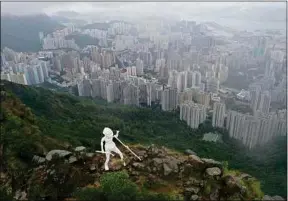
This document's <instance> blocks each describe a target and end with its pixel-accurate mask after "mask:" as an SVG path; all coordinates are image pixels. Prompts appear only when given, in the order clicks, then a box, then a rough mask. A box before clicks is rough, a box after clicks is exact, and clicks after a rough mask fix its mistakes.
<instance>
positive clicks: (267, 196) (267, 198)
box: [262, 195, 273, 201]
mask: <svg viewBox="0 0 288 201" xmlns="http://www.w3.org/2000/svg"><path fill="white" fill-rule="evenodd" d="M262 200H267V201H268V200H273V198H272V197H270V196H269V195H264V197H263V199H262Z"/></svg>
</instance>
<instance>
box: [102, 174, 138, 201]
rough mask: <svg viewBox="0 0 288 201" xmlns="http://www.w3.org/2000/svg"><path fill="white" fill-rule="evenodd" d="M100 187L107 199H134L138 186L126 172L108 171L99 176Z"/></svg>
mask: <svg viewBox="0 0 288 201" xmlns="http://www.w3.org/2000/svg"><path fill="white" fill-rule="evenodd" d="M100 184H101V186H100V189H101V191H102V192H103V193H104V195H105V197H106V198H107V199H108V200H134V199H136V197H137V194H138V188H137V185H136V184H135V183H133V182H132V181H131V180H130V179H129V176H128V174H127V173H126V172H123V171H122V172H109V173H106V174H104V175H102V176H101V178H100Z"/></svg>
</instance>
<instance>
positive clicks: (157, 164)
mask: <svg viewBox="0 0 288 201" xmlns="http://www.w3.org/2000/svg"><path fill="white" fill-rule="evenodd" d="M153 162H154V165H155V166H160V165H161V164H162V163H163V160H162V159H161V158H153Z"/></svg>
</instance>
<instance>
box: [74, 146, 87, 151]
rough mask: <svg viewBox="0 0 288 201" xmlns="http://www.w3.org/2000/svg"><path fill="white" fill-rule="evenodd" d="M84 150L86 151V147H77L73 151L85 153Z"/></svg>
mask: <svg viewBox="0 0 288 201" xmlns="http://www.w3.org/2000/svg"><path fill="white" fill-rule="evenodd" d="M85 150H86V147H83V146H79V147H76V148H75V150H74V151H76V152H82V151H85Z"/></svg>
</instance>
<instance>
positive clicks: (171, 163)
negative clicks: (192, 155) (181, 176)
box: [163, 156, 181, 176]
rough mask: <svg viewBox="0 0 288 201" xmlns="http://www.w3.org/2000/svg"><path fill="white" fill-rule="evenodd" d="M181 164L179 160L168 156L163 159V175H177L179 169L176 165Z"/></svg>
mask: <svg viewBox="0 0 288 201" xmlns="http://www.w3.org/2000/svg"><path fill="white" fill-rule="evenodd" d="M180 163H181V160H179V159H177V158H175V157H172V156H169V157H167V158H165V159H163V169H164V175H165V176H167V175H170V174H171V173H178V171H179V168H178V164H180Z"/></svg>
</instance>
